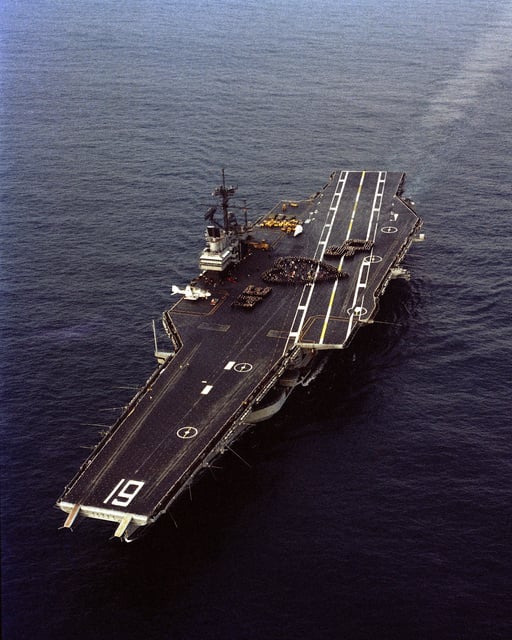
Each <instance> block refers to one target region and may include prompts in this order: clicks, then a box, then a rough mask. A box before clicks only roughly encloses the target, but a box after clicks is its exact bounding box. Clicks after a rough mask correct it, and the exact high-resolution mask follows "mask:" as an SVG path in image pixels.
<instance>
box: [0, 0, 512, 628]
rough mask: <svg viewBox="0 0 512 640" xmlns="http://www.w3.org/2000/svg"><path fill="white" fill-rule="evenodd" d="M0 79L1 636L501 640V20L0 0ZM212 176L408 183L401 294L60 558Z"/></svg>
mask: <svg viewBox="0 0 512 640" xmlns="http://www.w3.org/2000/svg"><path fill="white" fill-rule="evenodd" d="M0 65H1V67H0V109H1V122H0V126H1V130H0V154H1V156H0V172H1V176H0V177H1V180H0V196H1V200H0V207H1V217H0V224H1V243H2V244H1V270H0V287H1V288H0V292H1V300H2V302H1V305H0V320H1V323H0V326H1V332H2V333H1V361H2V362H1V367H2V368H1V388H2V401H1V405H0V407H1V409H0V411H1V414H0V415H1V417H2V447H1V449H2V451H1V453H2V496H1V500H2V502H1V508H2V512H1V516H2V524H1V536H2V552H1V553H2V637H3V638H5V639H6V640H18V639H28V638H30V639H34V638H37V639H41V640H44V639H46V638H68V637H70V638H71V637H73V638H76V639H80V640H89V639H93V638H94V639H95V640H96V639H98V638H110V639H112V640H115V639H117V638H123V639H127V638H128V639H138V638H141V639H144V640H153V639H155V640H160V639H165V640H167V639H169V640H178V639H187V640H189V639H195V638H200V639H208V640H210V639H212V640H213V639H217V638H219V639H220V638H222V639H223V640H225V639H226V638H229V639H233V640H238V639H248V640H252V639H258V640H259V639H266V640H267V639H274V638H276V639H277V638H304V639H308V640H309V639H312V640H316V639H332V638H346V639H347V640H352V639H363V638H364V639H370V638H371V639H374V638H379V639H389V640H392V639H400V640H401V639H404V640H405V639H407V640H413V639H431V638H435V639H436V640H444V639H446V640H448V639H449V640H455V639H457V640H462V639H466V638H467V639H470V638H471V639H478V640H486V639H494V638H496V639H498V638H499V639H509V638H511V637H512V550H511V548H512V545H511V541H512V421H511V419H510V415H511V413H512V405H511V401H510V386H511V382H512V380H511V378H512V375H511V355H512V354H511V345H512V335H511V329H510V324H511V323H510V311H511V306H512V296H511V277H512V267H511V265H512V260H511V258H512V256H511V231H512V229H511V213H512V207H511V201H512V198H511V195H512V194H511V191H512V190H511V175H512V161H511V155H510V149H511V147H512V139H511V138H512V118H511V109H510V96H511V95H512V72H511V69H512V3H511V2H503V1H501V2H498V1H497V0H487V1H483V0H471V1H470V0H458V1H456V2H446V1H444V0H428V1H427V0H425V1H423V0H415V1H414V2H413V1H412V0H380V1H379V2H377V1H376V0H358V1H357V2H356V1H355V0H325V1H324V2H311V1H310V0H287V1H286V2H284V1H283V2H279V1H278V0H259V1H258V2H256V1H255V0H244V1H243V2H241V1H240V0H186V1H185V0H174V1H173V2H164V1H163V0H151V1H148V0H122V1H119V2H115V3H110V2H100V1H99V0H82V1H81V2H80V3H76V2H71V1H69V0H61V1H59V2H57V1H55V0H38V1H35V0H24V1H23V2H17V1H16V0H4V2H2V3H1V5H0ZM222 167H225V168H226V172H227V176H228V181H230V182H233V183H236V184H238V185H239V194H240V195H241V197H242V198H245V199H246V200H247V204H248V206H249V207H250V208H251V210H250V215H252V216H254V217H256V216H257V215H260V214H261V213H263V212H265V211H266V210H267V209H268V208H270V207H271V206H273V205H274V204H275V202H277V201H278V200H279V199H280V198H281V197H284V198H300V197H305V196H307V195H309V194H310V193H312V192H314V191H316V190H317V189H318V188H319V187H320V186H321V185H323V184H324V183H325V181H326V178H327V176H328V175H329V174H330V172H331V171H332V170H333V169H336V168H344V169H351V168H354V169H359V168H367V169H389V170H404V171H406V172H407V174H408V182H407V195H408V196H409V197H411V198H412V199H413V200H414V201H415V202H416V208H417V210H418V213H419V214H420V215H421V216H422V218H423V219H424V222H425V227H424V231H425V233H426V236H427V240H426V242H424V243H422V244H418V245H414V246H413V248H412V250H411V252H410V254H409V256H408V257H407V267H408V268H409V270H410V272H411V275H412V278H411V280H410V281H409V282H404V281H395V282H393V283H392V285H390V287H389V289H388V291H387V297H386V299H385V301H384V302H383V304H382V309H381V316H380V320H381V322H380V323H376V324H375V325H373V326H372V327H369V328H368V329H367V330H365V331H362V332H360V333H359V334H358V337H357V340H356V341H355V344H354V345H353V349H352V350H351V351H350V353H347V354H345V355H344V356H343V357H337V358H331V359H330V360H329V362H328V364H327V365H326V367H325V369H324V370H323V372H322V373H321V374H320V375H319V376H318V378H317V379H316V381H315V382H314V383H313V384H311V385H310V386H309V387H307V388H306V389H303V390H302V392H300V393H296V394H295V395H294V397H293V398H292V401H290V403H289V404H288V405H287V406H286V407H285V409H284V410H283V412H282V413H281V414H280V415H278V416H277V417H276V418H275V419H273V420H272V421H270V422H268V423H265V424H263V425H260V426H259V427H258V429H256V430H255V431H254V432H253V433H251V434H249V435H248V436H247V437H246V438H244V439H243V440H242V441H240V442H239V443H238V444H237V446H236V452H237V454H238V456H240V457H236V456H231V457H230V456H227V457H226V458H225V459H224V460H223V464H222V467H223V468H222V469H219V470H216V471H215V473H214V474H212V475H211V476H205V478H204V480H203V481H201V482H200V483H199V484H198V485H197V486H196V487H195V488H194V489H193V491H192V494H191V499H190V501H189V500H185V501H184V503H183V505H182V506H181V507H180V509H179V510H178V511H177V512H176V513H175V514H174V521H173V520H172V519H171V518H163V519H162V520H161V521H159V523H158V524H157V525H156V526H155V527H154V529H153V531H152V532H150V533H149V534H148V535H147V536H146V537H145V538H143V539H142V540H141V541H140V542H138V543H136V544H135V543H134V544H132V545H123V544H120V543H119V542H118V541H113V540H110V539H109V538H110V536H111V535H112V528H111V527H110V526H108V525H107V524H102V523H98V522H87V521H85V522H82V523H80V524H79V525H78V526H76V527H75V530H74V532H73V533H70V532H69V531H59V530H58V528H59V526H61V525H62V523H63V520H64V517H63V515H64V514H62V513H61V512H59V511H57V510H56V509H54V507H53V505H54V504H55V501H56V500H57V498H58V497H59V495H60V493H61V491H62V489H63V487H64V485H65V484H66V483H67V481H68V480H69V479H70V478H71V477H72V475H73V474H74V473H75V471H76V470H77V468H78V467H79V465H80V464H81V462H82V460H83V459H84V458H85V457H86V455H87V454H88V448H89V447H91V446H93V445H94V444H95V443H96V442H97V440H98V439H99V437H100V435H99V432H100V431H101V430H102V429H104V428H105V427H104V426H102V425H109V424H112V422H113V421H114V419H115V417H116V415H117V412H118V409H116V408H118V407H121V406H122V405H123V404H125V403H126V402H127V400H128V399H129V398H130V397H131V395H132V394H133V392H134V391H133V389H134V387H136V386H137V385H139V384H141V383H142V382H143V381H144V380H146V378H147V377H148V375H149V374H150V372H151V370H152V369H153V366H154V362H153V356H152V349H153V345H152V335H151V320H152V319H153V318H158V317H159V314H160V312H161V311H162V310H163V309H165V308H166V307H167V306H168V305H169V302H170V298H169V293H170V287H171V285H172V284H180V285H183V284H185V283H186V282H187V281H188V280H189V279H190V278H191V277H193V276H194V275H196V273H197V269H198V267H197V255H198V252H199V250H200V249H201V247H202V232H203V229H202V226H203V222H204V219H203V214H204V211H205V210H206V208H207V207H208V206H209V204H210V197H209V194H210V193H211V191H212V188H213V187H214V186H215V185H216V184H218V182H219V179H220V169H221V168H222ZM240 458H243V460H244V461H245V463H244V462H242V461H241V460H240Z"/></svg>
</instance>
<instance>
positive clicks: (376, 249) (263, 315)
mask: <svg viewBox="0 0 512 640" xmlns="http://www.w3.org/2000/svg"><path fill="white" fill-rule="evenodd" d="M404 182H405V174H403V173H400V172H386V171H335V172H333V173H332V174H331V176H330V177H329V179H328V181H327V183H326V184H325V185H324V186H323V187H322V188H321V189H320V190H319V191H317V192H316V193H314V194H313V195H312V196H310V197H309V198H307V199H304V200H298V201H291V200H283V201H281V202H279V203H277V204H276V205H275V207H274V208H273V209H272V210H271V211H269V212H268V213H266V214H265V215H263V216H261V217H260V218H259V219H257V220H256V222H253V223H248V222H247V220H246V219H245V218H246V216H247V211H245V212H243V213H245V215H244V220H243V221H239V220H238V218H239V217H240V210H237V211H233V207H232V206H231V202H230V200H231V199H232V197H233V196H235V193H236V188H235V187H228V186H226V183H225V180H224V173H223V181H222V184H221V186H219V187H218V188H217V189H216V190H215V191H214V192H213V195H214V196H215V197H216V198H217V200H218V206H217V207H215V206H214V207H211V208H210V209H209V210H208V211H207V213H206V215H205V219H206V232H205V247H204V250H203V251H202V253H201V255H200V258H199V266H200V275H199V276H198V277H197V278H195V279H194V280H193V281H192V282H190V283H189V284H187V285H185V286H179V285H174V286H173V288H172V291H173V294H174V295H177V296H179V297H178V298H177V299H176V301H175V302H174V304H172V306H171V307H170V308H169V309H168V310H166V311H165V312H164V314H163V319H162V320H163V326H164V328H165V331H166V333H167V335H168V336H169V338H170V341H171V343H172V350H171V351H169V352H160V351H158V350H157V349H155V355H156V356H157V359H158V367H157V369H156V370H155V371H154V373H153V374H152V376H151V377H150V379H149V380H148V381H147V382H146V384H145V385H144V386H143V388H141V390H140V391H139V392H138V393H137V394H136V395H135V397H134V398H133V399H132V400H131V401H130V403H129V404H128V405H127V407H126V408H125V410H124V411H123V413H122V414H121V415H120V417H119V419H118V420H117V421H116V423H115V424H114V425H113V427H112V428H111V429H110V431H109V432H108V433H107V434H106V435H105V436H104V438H103V440H102V441H101V442H100V443H99V444H98V445H97V446H96V448H95V449H94V451H93V452H92V453H91V455H90V456H89V457H88V458H87V459H86V460H85V461H84V463H83V464H82V466H81V467H80V469H79V471H78V473H77V474H76V475H75V477H74V478H73V479H72V480H71V482H70V483H69V484H68V486H67V487H66V488H65V490H64V492H63V494H62V496H61V497H60V498H59V500H58V502H57V506H58V507H59V508H60V509H62V510H63V511H65V512H66V513H67V514H68V516H67V518H66V521H65V523H64V527H66V528H71V527H72V525H73V524H74V523H75V522H76V520H77V518H80V517H89V518H96V519H99V520H109V521H112V522H113V523H114V526H115V532H114V535H115V536H116V537H119V538H124V539H125V540H130V539H133V538H134V537H136V536H137V535H138V534H139V533H140V532H141V531H142V530H143V529H144V528H145V527H147V526H148V525H150V524H152V523H153V522H154V521H155V520H156V519H157V518H158V517H159V516H161V515H162V514H163V513H165V512H166V511H168V510H169V509H170V508H171V507H172V505H173V504H174V503H175V502H176V500H177V499H178V498H179V496H180V495H181V494H182V493H183V492H184V491H185V490H187V489H188V487H189V486H190V485H191V483H193V482H194V481H195V480H196V478H197V477H198V476H199V475H200V474H201V472H202V471H204V470H205V469H207V468H208V467H209V466H210V465H211V464H212V463H213V461H214V460H215V459H216V458H218V457H219V456H221V455H223V454H224V453H225V452H226V451H227V450H228V449H229V448H230V446H231V445H232V443H233V441H234V440H235V439H236V438H238V437H239V436H240V435H241V434H242V433H243V432H244V431H245V430H246V429H247V428H249V427H251V426H252V425H254V424H255V423H257V422H260V421H262V420H265V419H268V418H269V417H271V416H272V415H274V414H275V413H276V412H277V411H279V409H280V408H281V407H282V406H283V404H284V402H285V401H286V399H287V398H288V396H289V395H290V393H291V392H292V390H293V389H294V388H295V387H297V386H298V385H301V384H306V383H307V382H308V379H309V378H310V376H311V375H312V372H313V371H314V369H315V367H316V364H317V362H318V359H319V357H320V356H321V355H322V354H323V352H326V351H329V350H340V349H346V348H347V347H348V346H349V344H350V342H351V341H352V339H353V337H354V335H355V334H356V332H357V331H358V330H359V329H360V328H361V327H362V326H364V325H367V324H369V323H371V322H372V321H373V320H374V319H375V316H376V314H377V311H378V306H379V299H380V297H381V296H382V295H383V293H384V291H385V289H386V287H387V285H388V283H389V281H390V280H391V279H392V278H394V277H400V276H404V275H406V271H405V270H404V268H403V267H402V266H401V262H402V260H403V258H404V256H405V255H406V253H407V251H408V249H409V247H410V245H411V243H412V242H413V241H414V240H418V239H421V238H422V235H421V234H420V229H421V220H420V219H419V217H418V216H417V215H416V213H415V211H414V209H413V203H412V202H411V201H410V200H409V199H407V198H405V197H404V195H403V192H404ZM235 213H236V215H235Z"/></svg>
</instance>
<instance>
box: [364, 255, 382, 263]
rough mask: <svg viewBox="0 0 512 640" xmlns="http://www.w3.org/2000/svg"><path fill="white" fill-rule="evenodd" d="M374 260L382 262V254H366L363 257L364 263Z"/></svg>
mask: <svg viewBox="0 0 512 640" xmlns="http://www.w3.org/2000/svg"><path fill="white" fill-rule="evenodd" d="M372 262H382V258H381V257H380V256H366V257H365V258H364V259H363V264H371V263H372Z"/></svg>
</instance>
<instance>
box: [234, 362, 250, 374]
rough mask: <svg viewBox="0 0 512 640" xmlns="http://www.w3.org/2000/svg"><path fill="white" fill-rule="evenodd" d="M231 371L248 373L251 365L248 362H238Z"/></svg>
mask: <svg viewBox="0 0 512 640" xmlns="http://www.w3.org/2000/svg"><path fill="white" fill-rule="evenodd" d="M233 369H234V370H235V371H238V373H248V372H249V371H251V370H252V364H251V363H250V362H239V363H238V364H235V366H234V367H233Z"/></svg>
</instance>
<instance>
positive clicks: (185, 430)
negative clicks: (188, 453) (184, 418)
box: [176, 427, 199, 440]
mask: <svg viewBox="0 0 512 640" xmlns="http://www.w3.org/2000/svg"><path fill="white" fill-rule="evenodd" d="M198 433H199V432H198V430H197V429H196V428H195V427H181V429H178V431H176V435H177V436H178V438H181V439H182V440H190V438H195V437H196V436H197V434H198Z"/></svg>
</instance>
